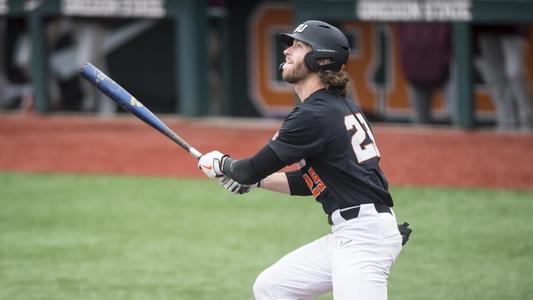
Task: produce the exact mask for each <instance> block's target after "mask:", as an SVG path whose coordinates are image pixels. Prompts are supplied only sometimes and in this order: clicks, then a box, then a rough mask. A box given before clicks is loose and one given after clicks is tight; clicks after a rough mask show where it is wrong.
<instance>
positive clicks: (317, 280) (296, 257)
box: [254, 235, 332, 299]
mask: <svg viewBox="0 0 533 300" xmlns="http://www.w3.org/2000/svg"><path fill="white" fill-rule="evenodd" d="M331 239H332V237H331V235H327V236H324V237H322V238H320V239H318V240H316V241H314V242H311V243H309V244H306V245H304V246H302V247H300V248H298V249H296V250H294V251H292V252H290V253H289V254H287V255H285V256H284V257H283V258H281V259H280V260H279V261H277V262H276V263H275V264H273V265H272V266H270V267H269V268H267V269H266V270H264V271H263V272H262V273H261V274H260V275H259V276H258V277H257V279H256V282H255V284H254V296H255V297H256V299H310V298H312V297H314V296H317V295H320V294H323V293H326V292H328V291H331V289H332V286H331V264H330V257H331V255H330V253H329V246H328V243H330V240H331Z"/></svg>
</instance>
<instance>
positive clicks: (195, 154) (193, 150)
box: [189, 147, 202, 159]
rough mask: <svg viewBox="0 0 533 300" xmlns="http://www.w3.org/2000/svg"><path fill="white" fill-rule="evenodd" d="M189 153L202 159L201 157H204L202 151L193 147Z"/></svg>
mask: <svg viewBox="0 0 533 300" xmlns="http://www.w3.org/2000/svg"><path fill="white" fill-rule="evenodd" d="M189 153H190V154H191V155H192V156H193V157H194V158H196V159H200V157H202V153H200V151H198V150H196V149H194V148H193V147H191V148H189Z"/></svg>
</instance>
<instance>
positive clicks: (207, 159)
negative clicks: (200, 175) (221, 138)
mask: <svg viewBox="0 0 533 300" xmlns="http://www.w3.org/2000/svg"><path fill="white" fill-rule="evenodd" d="M226 157H228V155H225V154H222V153H220V152H219V151H211V152H209V153H206V154H204V155H202V156H201V157H200V159H199V160H198V169H202V171H204V173H205V175H207V177H209V178H214V177H220V176H222V175H224V172H222V164H223V163H224V159H225V158H226Z"/></svg>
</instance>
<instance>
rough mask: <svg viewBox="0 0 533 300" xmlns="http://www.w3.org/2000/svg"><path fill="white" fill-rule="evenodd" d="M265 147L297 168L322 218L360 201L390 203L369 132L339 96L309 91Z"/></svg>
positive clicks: (350, 104) (353, 107)
mask: <svg viewBox="0 0 533 300" xmlns="http://www.w3.org/2000/svg"><path fill="white" fill-rule="evenodd" d="M269 146H270V148H272V150H273V151H274V152H275V153H276V155H277V156H278V157H279V158H280V159H281V160H282V161H283V162H284V163H285V164H287V165H291V164H293V163H297V164H298V165H299V167H300V171H301V173H302V176H303V178H304V180H305V182H306V184H307V186H308V187H309V189H310V191H311V193H312V195H313V196H314V197H315V198H316V200H317V201H318V202H320V203H321V204H322V207H323V209H324V211H325V212H326V213H327V214H331V213H332V212H333V211H335V210H336V209H339V208H345V207H350V206H356V205H360V204H365V203H383V204H386V205H388V206H392V205H393V202H392V198H391V195H390V193H389V192H388V183H387V179H386V178H385V176H384V175H383V172H382V171H381V169H380V168H379V159H380V154H379V150H378V148H377V145H376V142H375V139H374V136H373V134H372V131H371V128H370V126H369V125H368V122H367V121H366V118H365V116H364V115H363V113H362V112H361V111H360V110H359V108H358V107H357V106H356V105H355V104H354V103H353V102H352V101H350V100H348V99H346V98H344V97H341V96H339V95H337V94H334V93H329V92H327V91H326V90H324V89H321V90H318V91H316V92H314V93H313V94H312V95H310V96H309V97H308V98H307V99H306V100H305V101H304V102H303V103H302V104H301V105H300V106H298V107H296V108H295V109H294V110H293V111H292V112H291V113H290V114H289V115H288V116H287V118H286V119H285V121H284V122H283V124H282V126H281V128H280V130H279V132H278V133H277V134H276V136H275V137H274V138H273V139H272V140H271V141H270V142H269Z"/></svg>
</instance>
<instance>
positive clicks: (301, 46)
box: [281, 40, 312, 83]
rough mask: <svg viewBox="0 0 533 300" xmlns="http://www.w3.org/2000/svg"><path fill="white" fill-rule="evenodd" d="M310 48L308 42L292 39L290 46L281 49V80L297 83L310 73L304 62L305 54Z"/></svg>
mask: <svg viewBox="0 0 533 300" xmlns="http://www.w3.org/2000/svg"><path fill="white" fill-rule="evenodd" d="M311 50H312V49H311V47H310V46H309V45H308V44H306V43H304V42H301V41H298V40H294V41H293V43H292V46H290V47H289V48H287V49H285V51H283V54H284V55H285V64H284V65H283V72H282V73H281V75H282V77H283V80H285V81H287V82H288V83H297V82H299V81H300V80H302V79H304V78H306V77H307V76H308V75H309V74H310V73H311V72H310V71H309V69H308V68H307V66H306V65H305V63H304V56H305V54H306V53H307V52H309V51H311Z"/></svg>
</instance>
